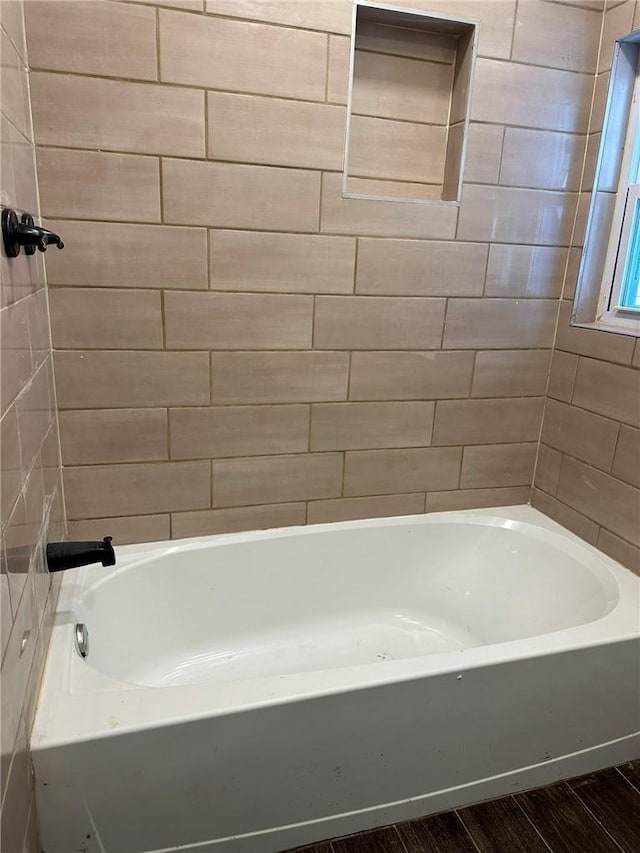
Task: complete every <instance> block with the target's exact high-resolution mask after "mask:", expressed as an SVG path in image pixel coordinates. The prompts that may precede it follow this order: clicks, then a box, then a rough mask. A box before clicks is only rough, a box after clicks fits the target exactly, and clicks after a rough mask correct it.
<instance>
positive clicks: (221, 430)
mask: <svg viewBox="0 0 640 853" xmlns="http://www.w3.org/2000/svg"><path fill="white" fill-rule="evenodd" d="M169 424H170V433H171V440H170V451H171V458H172V459H209V458H210V459H216V458H218V457H223V456H268V455H272V454H280V453H304V452H305V451H307V450H308V446H309V406H302V405H288V406H286V405H278V406H216V407H213V408H189V409H171V410H170V411H169ZM321 449H322V448H321Z"/></svg>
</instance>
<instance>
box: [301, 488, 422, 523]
mask: <svg viewBox="0 0 640 853" xmlns="http://www.w3.org/2000/svg"><path fill="white" fill-rule="evenodd" d="M422 512H424V493H422V492H416V493H413V494H409V495H377V496H375V497H365V498H329V499H328V500H324V501H309V503H308V510H307V522H308V523H309V524H326V523H328V522H332V521H352V520H355V519H358V518H383V517H384V516H395V515H417V514H419V513H422Z"/></svg>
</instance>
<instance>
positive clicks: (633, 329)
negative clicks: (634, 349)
mask: <svg viewBox="0 0 640 853" xmlns="http://www.w3.org/2000/svg"><path fill="white" fill-rule="evenodd" d="M633 314H637V315H638V316H632V315H631V312H628V313H627V312H624V313H622V312H620V313H617V312H615V311H607V312H606V313H605V314H603V315H602V316H601V317H600V318H599V319H598V320H595V321H594V322H593V323H572V324H571V325H572V326H576V327H577V328H580V329H595V330H596V331H600V332H613V333H614V334H617V335H629V336H630V337H634V338H640V311H639V312H636V311H634V312H633Z"/></svg>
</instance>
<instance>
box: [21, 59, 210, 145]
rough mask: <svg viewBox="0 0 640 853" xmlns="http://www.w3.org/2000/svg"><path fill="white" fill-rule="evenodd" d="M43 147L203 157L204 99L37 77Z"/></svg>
mask: <svg viewBox="0 0 640 853" xmlns="http://www.w3.org/2000/svg"><path fill="white" fill-rule="evenodd" d="M31 98H32V107H33V121H34V127H35V132H36V134H37V137H38V144H39V145H57V146H60V147H65V146H69V145H72V146H74V147H82V148H88V149H106V150H112V151H122V152H128V153H132V154H166V155H179V156H181V157H204V154H205V145H204V135H205V129H204V114H205V109H204V93H203V92H198V91H196V90H195V89H185V88H179V87H176V86H160V85H158V84H157V83H155V84H153V83H130V82H125V81H123V80H102V79H100V78H99V77H79V76H76V75H72V74H48V73H45V72H39V71H36V72H33V73H32V75H31Z"/></svg>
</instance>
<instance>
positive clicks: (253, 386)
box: [211, 351, 349, 404]
mask: <svg viewBox="0 0 640 853" xmlns="http://www.w3.org/2000/svg"><path fill="white" fill-rule="evenodd" d="M348 375H349V354H348V353H346V352H303V351H300V352H259V353H253V352H214V353H213V354H212V356H211V401H212V403H214V404H224V403H227V404H232V403H236V404H238V403H305V402H315V401H320V400H346V399H347V386H348Z"/></svg>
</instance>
